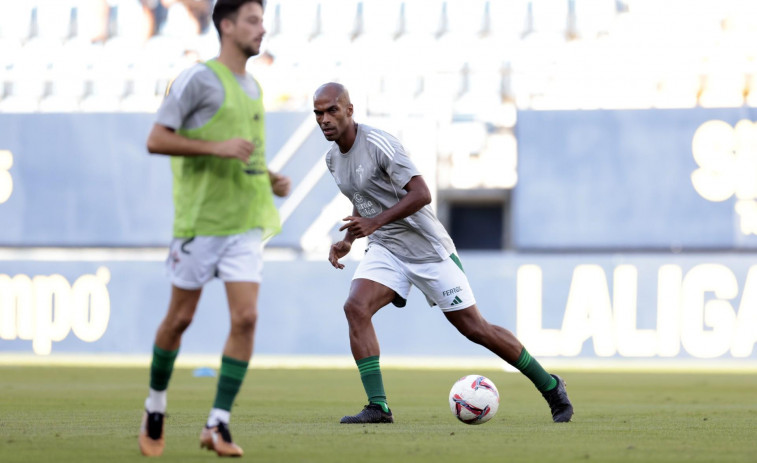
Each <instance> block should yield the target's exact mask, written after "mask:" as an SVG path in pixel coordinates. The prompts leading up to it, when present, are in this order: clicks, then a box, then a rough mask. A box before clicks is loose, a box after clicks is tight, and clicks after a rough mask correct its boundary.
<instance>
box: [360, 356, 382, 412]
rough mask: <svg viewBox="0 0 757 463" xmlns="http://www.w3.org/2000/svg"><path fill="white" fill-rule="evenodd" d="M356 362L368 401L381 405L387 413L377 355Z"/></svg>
mask: <svg viewBox="0 0 757 463" xmlns="http://www.w3.org/2000/svg"><path fill="white" fill-rule="evenodd" d="M356 363H357V368H358V370H360V380H361V381H363V388H364V389H365V393H366V395H368V402H370V403H372V404H378V405H381V408H382V409H384V411H385V412H387V413H389V405H387V403H386V393H385V392H384V380H383V379H382V377H381V367H380V366H379V356H378V355H374V356H372V357H366V358H364V359H360V360H358V361H357V362H356Z"/></svg>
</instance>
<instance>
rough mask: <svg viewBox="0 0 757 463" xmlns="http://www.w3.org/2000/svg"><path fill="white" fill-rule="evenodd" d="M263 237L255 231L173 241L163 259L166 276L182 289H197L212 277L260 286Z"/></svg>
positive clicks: (255, 229) (259, 231)
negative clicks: (165, 257) (164, 259)
mask: <svg viewBox="0 0 757 463" xmlns="http://www.w3.org/2000/svg"><path fill="white" fill-rule="evenodd" d="M262 236H263V232H262V230H260V229H259V228H254V229H252V230H249V231H247V232H245V233H240V234H236V235H228V236H195V237H193V238H174V239H173V240H172V241H171V247H170V249H169V252H168V259H166V272H167V274H168V277H169V279H170V280H171V283H172V284H173V285H174V286H176V287H178V288H181V289H200V288H202V287H203V285H205V283H207V282H208V281H210V280H211V279H213V278H219V279H221V280H222V281H224V282H232V281H249V282H253V283H260V282H261V280H262V275H263V241H262Z"/></svg>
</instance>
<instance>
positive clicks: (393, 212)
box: [339, 175, 431, 238]
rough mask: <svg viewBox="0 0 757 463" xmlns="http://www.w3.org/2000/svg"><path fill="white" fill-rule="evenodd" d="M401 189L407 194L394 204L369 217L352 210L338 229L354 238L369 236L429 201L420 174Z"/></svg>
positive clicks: (410, 213)
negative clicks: (345, 231)
mask: <svg viewBox="0 0 757 463" xmlns="http://www.w3.org/2000/svg"><path fill="white" fill-rule="evenodd" d="M403 189H404V190H405V191H407V194H406V195H405V196H404V197H403V198H402V199H400V200H399V202H398V203H397V204H395V205H394V206H392V207H390V208H389V209H387V210H385V211H384V212H382V213H381V214H379V215H377V216H376V217H371V218H368V217H360V216H359V215H358V214H357V211H354V212H353V215H352V216H349V217H345V218H344V219H342V220H344V221H346V222H347V223H346V224H344V225H342V227H341V228H340V229H339V230H340V231H342V230H347V231H348V232H349V233H351V234H352V235H353V236H354V237H355V238H362V237H364V236H369V235H370V234H371V233H373V232H375V231H376V230H378V229H379V228H381V227H383V226H384V225H386V224H388V223H392V222H395V221H397V220H400V219H404V218H405V217H407V216H410V215H413V214H415V213H416V212H418V211H419V210H421V208H423V206H425V205H426V204H429V203H430V202H431V192H430V191H429V189H428V185H426V181H425V180H423V177H421V176H420V175H416V176H415V177H413V178H411V179H410V181H409V182H407V185H405V187H404V188H403Z"/></svg>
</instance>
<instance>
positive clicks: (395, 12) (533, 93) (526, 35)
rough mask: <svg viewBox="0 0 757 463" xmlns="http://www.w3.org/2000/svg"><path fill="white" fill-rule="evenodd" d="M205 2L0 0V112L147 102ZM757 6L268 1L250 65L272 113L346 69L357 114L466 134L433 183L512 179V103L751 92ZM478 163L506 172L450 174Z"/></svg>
mask: <svg viewBox="0 0 757 463" xmlns="http://www.w3.org/2000/svg"><path fill="white" fill-rule="evenodd" d="M212 1H213V0H204V2H205V3H203V1H200V2H198V0H192V2H188V1H185V0H155V1H151V2H148V1H145V0H28V1H24V2H18V1H14V0H0V11H2V14H0V49H1V50H2V53H0V112H4V113H15V112H19V113H29V112H76V111H83V112H152V111H155V110H156V108H157V107H158V106H159V104H160V101H161V98H162V95H163V94H164V92H165V89H166V88H167V86H168V84H169V82H170V81H171V79H172V78H174V77H175V76H176V75H177V74H178V73H179V72H180V71H181V70H182V69H183V68H185V67H187V66H189V65H191V64H192V63H193V62H196V61H197V60H206V59H209V58H212V57H213V56H214V55H215V53H216V50H217V47H218V38H217V35H216V32H215V30H214V28H213V27H212V24H210V22H209V18H208V16H207V13H208V12H209V11H210V8H211V6H212ZM203 4H205V7H203V6H202V5H203ZM198 5H199V6H198ZM755 5H756V4H755V3H754V2H746V1H741V0H731V1H727V2H718V3H717V4H714V3H712V2H705V1H703V0H691V1H688V0H686V1H682V0H671V1H666V2H650V1H644V0H623V1H621V0H558V1H547V0H513V1H494V0H467V1H462V0H460V1H456V0H412V1H406V0H381V1H379V0H328V1H326V0H323V1H315V0H269V1H268V2H267V7H266V18H265V20H266V27H267V30H268V33H267V36H266V40H265V42H264V52H265V53H264V54H263V55H261V56H260V57H258V58H256V59H253V60H251V61H250V64H249V69H250V71H251V72H253V73H254V74H255V75H256V76H257V77H258V78H259V80H260V81H261V83H262V84H263V87H264V89H265V96H266V106H267V108H268V109H269V110H274V111H275V110H283V111H309V109H310V108H309V104H310V98H311V94H312V91H313V89H314V88H315V87H316V86H317V85H319V84H320V83H322V82H324V81H327V80H341V81H344V82H349V85H350V90H351V93H352V96H353V100H355V101H356V103H357V106H358V107H360V108H362V109H361V110H362V111H365V116H369V117H395V118H400V119H401V120H404V119H405V118H411V117H419V116H421V117H423V118H429V119H432V120H435V121H436V123H437V124H438V127H439V131H440V132H444V133H448V134H458V135H460V136H465V137H468V138H467V139H468V140H470V143H469V144H468V146H467V147H453V148H449V149H446V148H445V149H440V150H439V153H438V157H439V159H438V161H439V166H440V167H439V169H440V170H443V169H447V168H455V169H456V171H457V172H458V175H456V177H455V178H456V179H455V180H454V181H453V180H452V179H451V178H449V179H448V180H445V178H447V177H449V176H445V175H444V174H443V173H442V174H440V183H439V187H440V188H463V187H464V186H465V188H473V187H478V188H508V187H511V186H512V185H514V183H515V181H516V179H515V167H514V166H515V164H516V159H517V156H516V153H517V148H516V143H515V138H514V127H515V125H516V123H517V121H516V114H517V110H519V109H645V108H692V107H706V108H719V107H724V108H733V107H741V106H744V105H748V106H755V105H757V51H756V50H757V49H755V48H754V46H753V45H752V44H753V43H755V39H757V14H755V13H757V6H755ZM203 8H205V9H204V10H203ZM495 151H497V152H499V153H500V155H499V156H494V155H492V154H491V153H493V152H495ZM502 153H504V154H502ZM482 165H483V166H487V167H488V168H489V171H492V170H494V169H499V168H501V167H503V166H509V167H508V168H507V169H506V171H507V172H509V173H508V174H507V175H503V176H500V178H498V179H494V178H490V179H488V180H482V179H481V178H480V177H481V176H480V175H479V176H478V180H474V179H473V178H472V176H466V175H460V174H459V173H460V172H473V171H474V170H475V169H479V170H480V169H481V168H482ZM484 170H486V169H484Z"/></svg>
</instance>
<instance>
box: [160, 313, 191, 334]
mask: <svg viewBox="0 0 757 463" xmlns="http://www.w3.org/2000/svg"><path fill="white" fill-rule="evenodd" d="M193 318H194V317H193V314H188V315H183V314H182V315H178V316H175V317H171V318H170V319H167V320H166V324H167V325H168V329H169V330H171V331H172V332H174V333H179V334H181V333H183V332H184V331H186V329H187V328H189V325H191V324H192V319H193Z"/></svg>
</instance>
